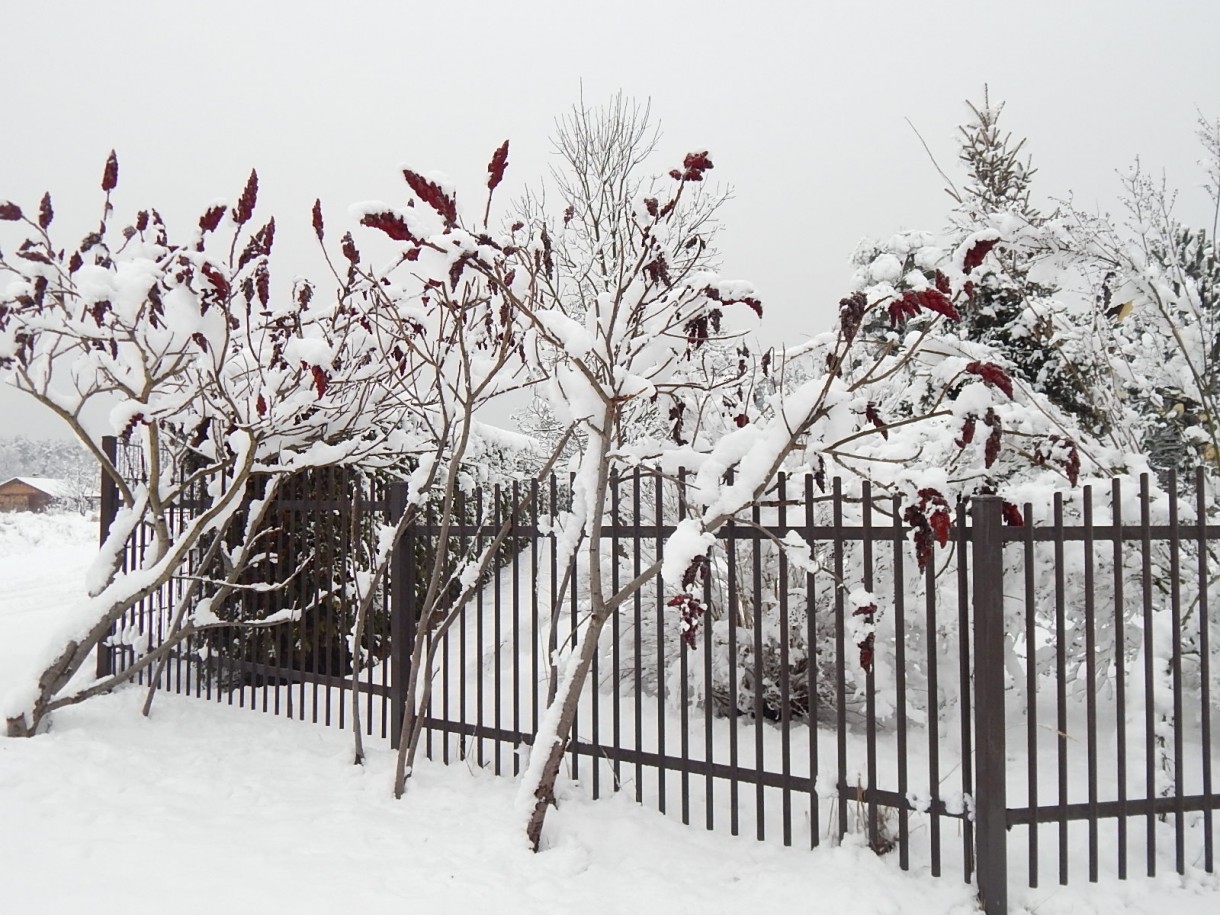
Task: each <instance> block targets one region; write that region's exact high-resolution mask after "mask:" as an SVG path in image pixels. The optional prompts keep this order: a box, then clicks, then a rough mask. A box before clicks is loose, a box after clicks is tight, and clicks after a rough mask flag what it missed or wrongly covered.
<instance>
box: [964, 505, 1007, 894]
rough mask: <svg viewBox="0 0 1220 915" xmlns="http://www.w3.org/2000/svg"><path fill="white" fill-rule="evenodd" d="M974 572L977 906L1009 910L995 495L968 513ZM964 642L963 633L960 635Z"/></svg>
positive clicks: (1000, 554) (1000, 529) (999, 526)
mask: <svg viewBox="0 0 1220 915" xmlns="http://www.w3.org/2000/svg"><path fill="white" fill-rule="evenodd" d="M970 517H971V535H972V544H973V547H972V550H971V560H972V565H973V567H974V584H973V593H972V603H973V609H974V741H975V743H974V753H975V774H976V780H975V789H974V841H975V873H976V879H977V881H978V891H979V902H980V903H981V905H982V907H983V911H984V912H986V913H987V915H1004V913H1006V912H1007V911H1008V795H1007V791H1006V787H1007V786H1006V783H1005V778H1006V769H1005V741H1004V736H1005V735H1004V727H1005V722H1004V519H1003V503H1002V502H1001V501H1000V499H998V498H997V497H995V496H979V497H975V499H974V500H973V504H972V506H971V509H970ZM961 635H962V637H963V638H965V637H966V633H962V634H961Z"/></svg>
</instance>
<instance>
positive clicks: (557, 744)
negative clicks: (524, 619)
mask: <svg viewBox="0 0 1220 915" xmlns="http://www.w3.org/2000/svg"><path fill="white" fill-rule="evenodd" d="M613 612H614V611H604V610H603V611H601V612H599V613H595V614H593V615H592V616H591V617H590V618H589V625H588V626H587V627H586V629H585V637H584V639H582V640H581V643H580V656H579V658H580V659H579V661H578V662H577V664H576V667H575V669H574V670H572V672H571V675H570V676H568V677H566V678H565V679H564V680H563V682H562V683H561V684H560V685H559V691H558V692H557V693H556V695H555V700H554V701H555V702H558V703H562V705H561V711H560V713H559V721H558V723H557V724H556V726H555V731H554V735H553V738H554V742H553V743H552V744H551V749H550V752H549V753H548V755H547V759H546V763H545V764H544V765H543V767H542V772H541V775H540V776H539V779H538V787H537V788H535V789H534V809H533V812H532V813H531V814H530V818H529V822H528V823H527V824H526V827H525V834H526V836H527V838H528V839H529V842H530V847H531V848H532V849H533V850H534V851H537V850H538V844H539V842H540V841H541V839H542V824H543V822H544V821H545V820H546V812H547V809H548V808H549V807H550V806H551V804H553V803H554V800H555V782H556V780H557V779H558V778H559V770H560V768H561V767H562V766H563V756H564V753H565V752H567V749H568V738H569V737H570V736H571V734H572V724H573V722H575V721H576V709H577V706H578V705H579V704H580V693H581V689H582V688H583V687H584V684H585V680H586V679H588V675H589V668H590V667H591V666H592V665H593V658H594V657H596V655H597V646H598V643H599V642H600V640H601V633H602V629H604V628H605V625H606V621H607V620H608V619H609V618H610V616H611V614H612V613H613ZM537 736H538V738H539V739H540V740H541V739H546V737H547V736H551V735H544V734H543V732H542V729H541V728H540V729H539V734H538V735H537ZM541 751H542V747H541V746H539V743H537V742H536V743H535V744H534V752H535V753H538V752H541Z"/></svg>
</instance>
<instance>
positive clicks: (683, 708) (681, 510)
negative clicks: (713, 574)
mask: <svg viewBox="0 0 1220 915" xmlns="http://www.w3.org/2000/svg"><path fill="white" fill-rule="evenodd" d="M677 490H678V491H677V495H678V514H677V516H676V517H677V520H678V521H681V520H682V519H683V518H685V517H686V476H685V474H684V473H683V472H682V471H681V470H679V472H678V487H677ZM703 571H704V577H705V578H706V577H707V565H706V564H705V565H704V567H703ZM703 606H704V607H706V606H707V604H704V605H703ZM710 624H711V620H709V619H705V620H703V626H704V628H706V627H707V626H709V625H710ZM692 646H693V642H692V643H691V645H687V644H686V642H685V641H684V640H682V639H679V641H678V676H679V679H680V682H681V684H682V691H681V694H680V695H679V696H678V709H679V714H680V716H681V725H682V730H681V738H680V743H679V751H680V752H681V754H682V775H681V782H680V784H681V789H682V822H683V823H684V824H689V823H690V651H689V649H690V647H692Z"/></svg>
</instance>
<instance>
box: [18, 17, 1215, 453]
mask: <svg viewBox="0 0 1220 915" xmlns="http://www.w3.org/2000/svg"><path fill="white" fill-rule="evenodd" d="M824 6H826V5H824V4H818V3H813V2H809V0H806V2H803V3H796V2H792V3H790V2H764V0H757V2H754V3H747V2H745V0H732V2H721V0H705V2H702V3H675V2H666V0H651V2H638V0H616V2H615V3H612V4H610V3H597V4H593V3H582V2H577V0H569V2H566V3H564V2H542V0H501V2H498V3H490V2H483V0H467V2H465V3H423V2H414V0H402V2H389V0H345V2H331V3H320V2H314V0H294V2H287V0H285V2H254V0H243V2H233V0H209V2H187V0H176V2H165V0H159V2H147V0H131V2H118V0H116V2H110V3H99V2H96V0H74V2H57V0H41V2H37V3H16V2H13V0H6V2H3V4H2V5H0V48H2V56H0V99H3V102H2V104H0V199H12V200H13V201H15V202H17V203H19V204H21V205H22V206H23V207H25V208H27V209H33V208H35V207H36V205H37V201H38V198H39V197H40V196H41V194H42V192H43V191H44V190H47V189H49V190H50V191H51V192H52V195H53V197H54V201H55V208H56V211H57V218H56V226H55V227H54V228H57V229H58V230H59V232H58V235H57V236H56V237H57V238H58V239H60V240H61V241H63V242H64V243H65V245H66V244H74V243H75V242H76V241H78V240H79V237H80V236H81V235H83V234H84V233H85V231H86V230H87V229H88V228H89V227H90V226H91V224H92V223H93V222H95V221H96V219H97V216H98V215H99V212H100V205H101V195H100V191H99V190H98V180H99V178H100V175H101V168H102V164H103V162H104V161H105V157H106V154H107V152H108V151H109V150H110V149H111V147H115V148H117V150H118V153H119V159H120V163H121V173H120V182H119V189H118V192H117V196H116V206H117V209H118V214H119V215H120V216H121V217H123V218H124V219H129V218H130V215H131V214H133V213H134V212H135V211H136V210H137V209H139V208H141V207H146V206H150V205H151V206H156V207H157V208H158V209H159V210H161V212H162V213H163V214H164V215H165V216H166V217H167V219H168V220H169V222H170V228H171V233H172V232H173V230H175V229H177V230H178V231H179V232H180V233H183V234H184V233H185V232H186V231H188V230H189V228H190V227H191V226H192V225H193V224H194V222H195V220H196V219H197V218H198V215H199V213H200V212H202V210H203V209H204V207H205V206H206V204H208V203H209V202H211V201H212V200H214V199H215V198H218V197H223V198H227V199H228V200H230V201H231V200H233V199H234V198H235V197H236V195H237V194H238V193H239V192H240V190H241V187H242V185H243V183H244V181H245V177H246V175H247V174H248V173H249V170H250V168H251V167H252V166H254V167H257V168H258V171H259V176H260V179H261V186H262V193H261V195H260V201H259V203H260V206H259V213H260V214H261V215H262V217H263V218H264V219H265V218H266V217H267V216H268V215H270V214H272V213H274V214H275V215H276V222H277V228H278V230H279V231H278V233H277V241H276V248H277V251H278V252H279V255H281V256H283V255H285V254H288V250H289V249H294V248H295V249H298V250H304V249H307V248H308V246H310V245H311V244H312V243H313V242H312V233H311V231H310V229H309V208H310V206H311V204H312V202H313V200H314V198H315V197H321V199H322V201H323V204H324V206H325V207H326V210H327V213H328V214H329V219H328V224H336V223H337V220H338V217H339V216H340V214H342V213H343V212H344V211H345V210H346V208H347V206H348V205H349V204H351V203H353V202H355V201H358V200H366V199H369V198H380V199H384V200H393V201H397V200H400V199H402V198H403V196H404V193H405V187H404V186H403V184H402V181H401V178H400V177H399V173H398V171H397V166H399V165H401V164H404V163H410V164H411V165H412V166H413V167H414V168H417V169H419V170H423V171H428V170H433V169H438V170H441V171H444V172H446V173H447V174H449V175H450V176H451V177H452V178H453V179H455V180H456V181H457V183H458V186H459V188H469V189H470V191H469V192H468V193H469V194H470V195H472V196H473V195H474V194H475V193H477V189H478V188H479V187H480V186H481V184H482V182H483V180H484V174H485V171H484V170H485V167H486V164H487V161H488V159H489V158H490V154H491V152H492V150H493V149H494V148H495V147H496V146H497V145H499V143H500V142H501V141H502V140H504V139H505V138H508V139H510V140H511V154H510V165H509V179H510V180H506V182H505V184H504V185H503V186H502V189H501V191H502V192H504V191H507V192H508V193H505V194H504V196H503V197H502V198H501V203H503V202H505V201H506V200H507V199H508V198H509V197H510V196H511V194H512V193H515V192H516V191H519V190H520V188H521V186H522V184H523V183H526V182H531V181H534V180H536V178H537V176H539V175H540V174H541V173H542V172H543V171H544V169H545V167H546V164H547V156H548V145H547V142H548V139H547V138H548V136H549V134H550V132H551V128H552V123H553V120H554V118H555V116H557V115H558V114H560V113H562V112H563V111H564V110H565V109H566V108H568V107H569V106H571V105H572V104H573V103H574V102H575V101H576V100H577V98H578V94H579V92H580V87H581V83H582V82H583V86H584V95H585V100H586V102H587V103H589V104H599V103H601V102H603V101H605V100H606V99H607V98H609V96H610V95H611V94H613V92H615V91H616V90H618V89H622V90H623V91H624V92H625V93H626V94H628V95H633V96H636V97H638V98H641V99H647V98H651V100H652V110H653V114H654V116H656V117H657V118H658V119H659V120H660V121H661V124H662V127H663V130H664V134H665V136H664V141H663V144H662V154H661V156H660V158H659V159H658V161H657V170H658V171H664V170H667V169H668V168H669V167H671V165H673V164H677V161H679V160H680V159H681V157H682V155H683V154H684V153H685V152H687V151H690V150H694V149H704V148H706V149H709V150H710V151H711V153H712V159H713V160H714V162H715V164H716V169H715V171H714V172H713V173H712V175H713V177H715V178H716V179H718V180H719V181H722V182H726V183H728V184H731V185H732V186H733V188H734V192H735V199H734V200H733V201H731V202H730V204H729V205H728V206H727V207H726V208H725V210H724V211H723V218H724V221H725V223H726V229H725V232H724V234H723V235H722V237H721V247H722V250H723V253H724V260H725V264H724V267H725V270H724V272H725V274H726V275H727V276H729V277H731V278H741V279H749V280H751V281H752V282H754V283H755V285H756V286H757V287H758V288H759V290H760V291H761V293H762V296H763V300H764V305H765V307H766V309H767V314H766V318H765V319H764V322H763V325H762V327H761V329H760V333H759V336H760V338H761V339H762V340H764V341H765V342H767V343H779V342H794V341H797V340H800V339H801V338H803V337H804V336H805V335H807V334H809V333H812V332H816V331H819V330H823V329H825V328H826V327H827V326H828V324H829V322H830V320H831V317H832V315H833V311H834V307H835V304H836V303H837V302H838V300H839V298H840V297H841V296H842V295H843V294H844V292H845V291H846V285H847V282H848V280H849V278H850V275H851V268H850V266H849V264H848V258H849V256H850V254H851V252H852V250H853V249H854V248H855V246H856V244H857V243H858V242H859V240H860V239H861V238H863V237H865V236H881V237H884V236H888V235H890V234H892V233H893V232H895V231H897V230H899V229H901V228H931V229H935V228H938V227H939V226H940V225H941V224H942V222H943V219H944V215H945V212H946V209H947V206H948V205H949V200H948V198H947V197H946V196H945V195H944V193H943V191H942V181H941V179H940V177H939V176H938V175H937V174H936V172H935V170H934V169H933V167H932V165H931V164H930V162H929V161H928V159H927V157H926V155H925V153H924V152H923V150H922V148H921V146H920V144H919V141H918V139H917V138H916V136H915V135H914V133H913V132H912V131H911V129H910V127H908V126H907V124H906V122H905V120H904V118H909V119H910V120H911V121H912V122H913V123H914V124H915V125H916V126H917V127H918V128H919V131H920V133H921V134H922V135H923V137H924V138H925V139H926V140H927V142H928V144H929V146H930V147H931V148H932V150H933V152H934V154H935V155H936V157H937V160H938V161H939V162H940V164H941V165H942V167H944V168H945V169H946V171H948V172H949V173H950V175H952V176H953V177H954V178H955V179H956V178H957V177H958V175H959V173H958V172H957V170H956V158H955V157H956V147H955V143H954V138H955V125H957V124H958V123H959V122H960V121H962V120H963V119H964V117H965V113H966V108H965V105H964V101H963V100H964V99H966V98H972V99H978V98H979V97H980V96H981V92H982V85H983V83H984V82H987V83H989V84H990V86H991V94H992V99H993V101H995V100H1000V99H1003V100H1005V101H1007V108H1006V109H1005V114H1004V120H1003V121H1002V124H1003V125H1005V126H1007V128H1008V129H1009V130H1012V131H1013V132H1014V133H1016V134H1018V135H1020V134H1024V135H1026V136H1028V138H1029V142H1028V145H1027V149H1028V151H1029V152H1031V153H1032V154H1033V156H1034V164H1035V166H1036V167H1038V168H1039V175H1038V177H1037V179H1036V180H1037V182H1038V189H1039V191H1040V192H1041V193H1042V194H1043V195H1044V196H1050V195H1056V196H1061V195H1064V194H1066V193H1067V192H1068V191H1069V190H1074V191H1075V192H1076V199H1077V201H1078V202H1080V203H1083V204H1086V205H1089V206H1099V207H1101V208H1103V209H1105V208H1109V207H1112V206H1113V198H1114V194H1115V192H1116V190H1117V187H1118V185H1117V180H1116V178H1115V176H1114V170H1115V169H1117V168H1120V167H1124V166H1126V165H1129V164H1130V163H1131V161H1132V160H1133V158H1134V157H1135V156H1136V155H1137V154H1138V155H1140V156H1141V157H1142V160H1143V162H1144V164H1145V166H1147V167H1149V168H1151V169H1153V170H1156V171H1159V170H1161V169H1164V171H1165V173H1166V174H1167V176H1168V177H1169V179H1170V183H1171V184H1173V185H1176V186H1178V187H1180V188H1181V189H1182V192H1183V196H1182V198H1181V200H1180V202H1179V213H1180V215H1181V216H1183V217H1184V218H1186V219H1187V220H1188V221H1190V222H1193V223H1195V224H1203V223H1204V222H1206V223H1208V224H1210V221H1211V220H1210V213H1209V211H1208V208H1207V206H1206V198H1205V196H1204V195H1203V193H1202V191H1201V190H1200V185H1201V183H1202V180H1203V174H1202V171H1201V169H1200V168H1199V167H1198V165H1197V160H1198V159H1199V157H1200V151H1199V147H1198V145H1197V143H1196V142H1195V139H1194V129H1195V128H1194V125H1195V120H1196V116H1197V114H1196V112H1197V110H1198V111H1201V112H1202V113H1203V114H1205V115H1206V116H1208V117H1210V118H1215V117H1217V116H1220V57H1218V56H1217V52H1216V47H1217V41H1218V40H1220V2H1216V0H1193V2H1186V0H1181V2H1174V0H1163V2H1159V3H1155V4H1153V3H1143V2H1134V0H1132V2H1119V0H1110V2H1076V0H1058V2H1043V0H1024V2H1021V3H981V2H977V0H975V2H969V3H967V2H931V0H923V2H917V3H916V2H894V0H884V2H882V0H872V2H859V3H840V4H837V5H836V7H837V8H835V9H824V8H823V7H824ZM466 202H467V204H470V203H472V202H473V201H471V200H470V199H469V198H467V199H466ZM291 256H292V255H289V258H291ZM289 258H285V259H289ZM318 277H319V279H321V276H320V274H319V275H318ZM57 425H58V424H57V422H56V421H55V420H54V419H53V418H49V417H45V418H44V417H43V416H42V415H41V413H40V412H39V410H38V408H37V407H36V405H34V404H32V402H29V399H28V398H26V397H24V396H23V395H19V394H18V393H17V392H15V391H13V390H11V389H9V388H7V387H6V386H4V385H0V436H4V435H9V434H14V433H17V432H26V433H29V434H37V435H52V434H60V433H59V432H58V429H57Z"/></svg>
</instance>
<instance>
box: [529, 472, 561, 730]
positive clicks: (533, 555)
mask: <svg viewBox="0 0 1220 915" xmlns="http://www.w3.org/2000/svg"><path fill="white" fill-rule="evenodd" d="M541 517H542V508H541V506H540V505H539V504H538V480H537V479H533V480H530V722H531V726H530V733H531V734H537V733H538V717H539V714H540V711H541V709H540V703H539V701H538V700H539V695H538V685H539V683H540V682H541V675H542V668H541V666H540V665H539V662H538V655H539V653H540V652H541V651H542V643H541V641H540V639H539V635H540V633H539V631H538V626H539V619H538V592H539V591H540V590H541V585H540V584H539V582H538V551H539V550H540V549H541V548H542V544H543V543H546V542H547V539H546V538H545V537H544V536H543V535H542V529H541V526H540V525H539V523H538V521H539V519H540V518H541ZM551 553H552V555H553V554H554V550H553V549H552V550H551ZM554 590H555V579H554V577H552V578H551V583H550V587H549V588H548V589H547V593H548V594H552V593H553V592H554Z"/></svg>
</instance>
